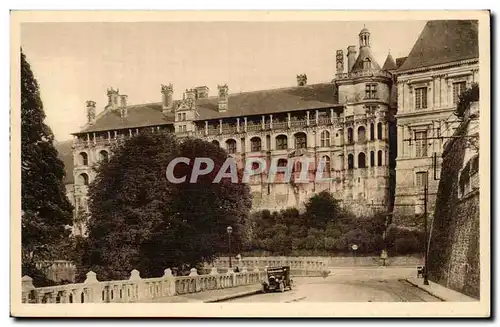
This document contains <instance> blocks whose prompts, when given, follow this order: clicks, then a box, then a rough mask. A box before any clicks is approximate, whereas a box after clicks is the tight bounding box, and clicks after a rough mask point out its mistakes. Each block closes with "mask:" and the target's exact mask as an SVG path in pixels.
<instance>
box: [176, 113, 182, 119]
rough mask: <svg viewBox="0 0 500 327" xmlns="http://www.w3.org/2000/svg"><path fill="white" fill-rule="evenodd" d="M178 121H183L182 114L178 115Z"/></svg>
mask: <svg viewBox="0 0 500 327" xmlns="http://www.w3.org/2000/svg"><path fill="white" fill-rule="evenodd" d="M177 120H178V121H181V120H182V114H180V113H179V114H177Z"/></svg>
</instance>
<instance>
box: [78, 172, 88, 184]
mask: <svg viewBox="0 0 500 327" xmlns="http://www.w3.org/2000/svg"><path fill="white" fill-rule="evenodd" d="M78 179H79V185H89V175H87V174H85V173H83V174H80V176H78Z"/></svg>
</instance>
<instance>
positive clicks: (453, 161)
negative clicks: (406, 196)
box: [429, 122, 480, 298]
mask: <svg viewBox="0 0 500 327" xmlns="http://www.w3.org/2000/svg"><path fill="white" fill-rule="evenodd" d="M467 130H468V123H467V122H464V123H463V124H462V125H461V126H460V127H459V128H458V129H457V131H456V132H455V136H458V135H466V134H467ZM466 151H468V150H467V138H465V137H464V138H454V139H452V140H450V141H449V142H448V144H446V146H445V150H444V152H443V166H442V167H443V168H442V174H441V179H440V183H439V189H438V194H437V201H436V210H435V213H434V217H435V218H434V220H433V224H432V227H431V230H430V243H429V279H430V280H432V281H434V282H437V283H439V284H441V285H443V286H446V287H448V288H451V289H454V290H456V291H459V292H461V293H464V294H467V295H469V296H472V297H475V298H479V295H480V294H479V289H480V280H479V271H480V270H479V268H480V265H479V190H478V189H475V190H473V191H471V192H469V193H468V194H465V195H463V194H459V175H460V172H461V170H462V168H463V167H464V166H465V164H466V162H465V159H466V158H465V153H466Z"/></svg>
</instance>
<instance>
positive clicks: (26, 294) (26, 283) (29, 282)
mask: <svg viewBox="0 0 500 327" xmlns="http://www.w3.org/2000/svg"><path fill="white" fill-rule="evenodd" d="M21 290H22V303H29V299H30V295H31V291H34V290H35V286H34V285H33V278H31V277H30V276H23V278H21ZM35 300H36V292H35Z"/></svg>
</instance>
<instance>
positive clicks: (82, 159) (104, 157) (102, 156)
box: [78, 150, 109, 166]
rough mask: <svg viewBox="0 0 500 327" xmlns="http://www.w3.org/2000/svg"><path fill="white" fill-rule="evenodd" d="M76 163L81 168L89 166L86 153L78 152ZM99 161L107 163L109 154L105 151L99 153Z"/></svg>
mask: <svg viewBox="0 0 500 327" xmlns="http://www.w3.org/2000/svg"><path fill="white" fill-rule="evenodd" d="M78 161H79V162H78V163H79V164H80V165H81V166H88V165H89V155H88V154H87V152H80V153H79V155H78ZM99 161H103V162H108V161H109V153H108V151H106V150H101V151H99Z"/></svg>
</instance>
